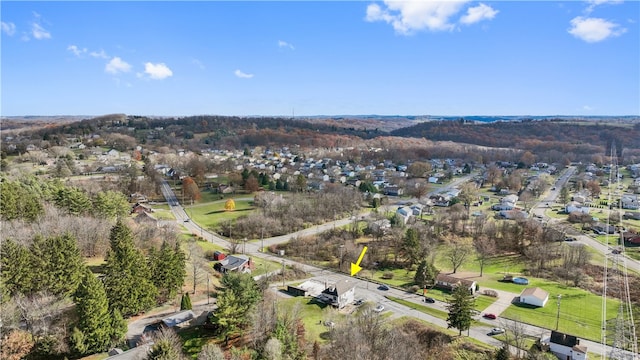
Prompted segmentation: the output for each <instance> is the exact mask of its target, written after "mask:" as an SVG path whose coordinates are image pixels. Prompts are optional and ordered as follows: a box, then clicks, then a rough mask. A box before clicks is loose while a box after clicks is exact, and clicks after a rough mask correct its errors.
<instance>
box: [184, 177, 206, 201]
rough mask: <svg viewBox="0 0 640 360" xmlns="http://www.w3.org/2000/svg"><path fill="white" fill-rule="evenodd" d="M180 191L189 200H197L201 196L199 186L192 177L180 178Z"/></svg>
mask: <svg viewBox="0 0 640 360" xmlns="http://www.w3.org/2000/svg"><path fill="white" fill-rule="evenodd" d="M182 193H183V195H184V196H186V197H188V198H189V199H191V202H193V201H198V200H200V198H201V197H202V196H201V195H200V188H199V187H198V184H197V183H196V182H195V180H193V178H191V177H189V176H187V177H185V178H184V179H182Z"/></svg>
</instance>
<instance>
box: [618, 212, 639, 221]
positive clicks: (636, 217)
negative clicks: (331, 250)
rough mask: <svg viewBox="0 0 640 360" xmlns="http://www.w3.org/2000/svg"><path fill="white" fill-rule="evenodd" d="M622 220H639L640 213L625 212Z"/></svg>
mask: <svg viewBox="0 0 640 360" xmlns="http://www.w3.org/2000/svg"><path fill="white" fill-rule="evenodd" d="M622 218H623V219H625V220H640V212H633V211H626V212H625V213H624V215H622Z"/></svg>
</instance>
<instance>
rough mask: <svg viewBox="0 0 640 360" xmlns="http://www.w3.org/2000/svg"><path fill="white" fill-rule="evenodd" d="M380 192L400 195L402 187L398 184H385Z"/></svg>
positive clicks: (402, 190)
mask: <svg viewBox="0 0 640 360" xmlns="http://www.w3.org/2000/svg"><path fill="white" fill-rule="evenodd" d="M382 192H383V193H384V194H385V195H388V196H402V194H404V189H403V188H401V187H398V186H395V185H393V186H385V187H384V189H383V190H382Z"/></svg>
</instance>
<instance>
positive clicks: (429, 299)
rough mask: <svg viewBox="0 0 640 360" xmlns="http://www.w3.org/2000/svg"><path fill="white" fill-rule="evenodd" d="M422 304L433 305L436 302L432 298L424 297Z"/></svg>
mask: <svg viewBox="0 0 640 360" xmlns="http://www.w3.org/2000/svg"><path fill="white" fill-rule="evenodd" d="M424 302H427V303H429V304H433V303H435V302H436V300H435V299H434V298H431V297H426V298H424Z"/></svg>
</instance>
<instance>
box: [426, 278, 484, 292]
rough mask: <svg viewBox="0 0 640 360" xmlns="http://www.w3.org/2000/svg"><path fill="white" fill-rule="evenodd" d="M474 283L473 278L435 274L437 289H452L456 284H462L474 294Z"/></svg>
mask: <svg viewBox="0 0 640 360" xmlns="http://www.w3.org/2000/svg"><path fill="white" fill-rule="evenodd" d="M476 285H477V283H476V282H475V281H474V280H469V279H460V278H457V277H455V276H452V275H447V274H438V276H436V287H437V288H439V289H444V290H449V291H452V290H453V289H455V288H456V287H458V286H464V287H465V288H466V289H468V290H469V292H470V293H471V294H475V292H476Z"/></svg>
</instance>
